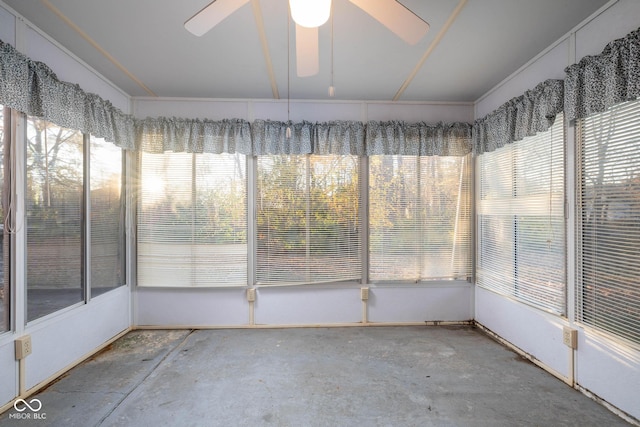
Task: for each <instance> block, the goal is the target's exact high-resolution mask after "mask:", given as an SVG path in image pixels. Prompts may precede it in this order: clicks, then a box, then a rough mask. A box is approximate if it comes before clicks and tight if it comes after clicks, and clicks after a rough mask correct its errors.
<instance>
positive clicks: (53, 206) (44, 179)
mask: <svg viewBox="0 0 640 427" xmlns="http://www.w3.org/2000/svg"><path fill="white" fill-rule="evenodd" d="M26 144H27V173H26V181H27V194H26V213H27V269H26V274H27V320H29V321H31V320H34V319H37V318H39V317H41V316H44V315H46V314H49V313H53V312H54V311H57V310H59V309H62V308H64V307H67V306H69V305H72V304H75V303H77V302H80V301H83V300H84V294H83V273H84V271H83V270H84V269H83V266H82V263H83V259H84V258H83V252H84V251H83V221H82V217H83V208H82V206H83V200H84V197H83V193H84V192H83V176H84V167H83V155H84V154H83V150H84V141H83V135H82V133H81V132H79V131H76V130H71V129H66V128H62V127H59V126H56V125H53V124H51V123H48V122H46V121H44V120H40V119H37V118H33V117H28V118H27V141H26Z"/></svg>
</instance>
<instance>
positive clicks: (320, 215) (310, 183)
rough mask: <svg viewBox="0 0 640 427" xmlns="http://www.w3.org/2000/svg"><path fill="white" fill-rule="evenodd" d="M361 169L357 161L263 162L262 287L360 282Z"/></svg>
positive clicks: (260, 203) (317, 158)
mask: <svg viewBox="0 0 640 427" xmlns="http://www.w3.org/2000/svg"><path fill="white" fill-rule="evenodd" d="M358 167H359V161H358V158H357V157H355V156H304V155H297V156H295V155H292V156H261V157H260V158H259V159H258V180H257V193H258V194H257V234H258V236H257V272H256V274H257V281H258V283H262V284H284V283H291V284H293V283H299V284H303V283H304V284H306V283H328V282H340V281H351V280H359V279H360V277H361V275H362V271H361V254H362V251H361V238H360V215H359V206H360V192H359V187H358V185H359V184H358Z"/></svg>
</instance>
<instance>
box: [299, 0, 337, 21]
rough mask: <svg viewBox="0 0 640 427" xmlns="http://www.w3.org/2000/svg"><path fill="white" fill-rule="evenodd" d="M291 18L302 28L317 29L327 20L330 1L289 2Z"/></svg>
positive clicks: (300, 0) (303, 0) (329, 11)
mask: <svg viewBox="0 0 640 427" xmlns="http://www.w3.org/2000/svg"><path fill="white" fill-rule="evenodd" d="M289 7H290V8H291V17H292V18H293V20H294V22H295V23H296V24H298V25H300V26H302V27H307V28H315V27H319V26H321V25H322V24H324V23H325V22H327V21H328V20H329V16H330V15H331V0H289Z"/></svg>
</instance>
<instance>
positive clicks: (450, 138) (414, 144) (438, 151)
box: [367, 121, 472, 156]
mask: <svg viewBox="0 0 640 427" xmlns="http://www.w3.org/2000/svg"><path fill="white" fill-rule="evenodd" d="M471 131H472V128H471V125H470V124H468V123H453V124H445V123H439V124H436V125H428V124H426V123H414V124H409V123H405V122H375V121H371V122H369V123H367V155H369V156H371V155H376V154H398V155H407V156H464V155H465V154H468V153H470V152H471Z"/></svg>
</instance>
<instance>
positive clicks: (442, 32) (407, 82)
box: [393, 0, 467, 101]
mask: <svg viewBox="0 0 640 427" xmlns="http://www.w3.org/2000/svg"><path fill="white" fill-rule="evenodd" d="M466 4H467V0H460V1H459V2H458V6H456V8H455V9H454V10H453V12H452V13H451V15H449V19H447V22H445V23H444V26H443V27H442V28H441V29H440V31H439V32H438V34H437V35H436V37H435V38H434V39H433V41H432V42H431V44H430V45H429V47H428V48H427V50H426V51H425V52H424V55H422V58H420V60H419V61H418V63H417V64H416V66H415V67H414V69H413V71H411V73H410V74H409V77H407V78H406V80H405V81H404V83H402V86H400V89H398V92H396V95H395V96H394V97H393V100H394V101H397V100H399V99H400V97H401V96H402V94H403V93H404V91H405V90H406V89H407V88H408V87H409V85H410V84H411V82H412V81H413V79H414V78H415V77H416V75H417V74H418V71H420V69H421V68H422V66H423V65H424V62H425V61H426V60H427V58H428V57H429V55H431V52H433V50H434V49H435V48H436V47H437V46H438V44H440V41H441V40H442V38H443V37H444V35H445V34H446V33H447V31H449V28H450V27H451V25H452V24H453V22H454V21H455V20H456V18H457V17H458V15H459V14H460V12H461V11H462V9H463V8H464V6H465V5H466Z"/></svg>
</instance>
